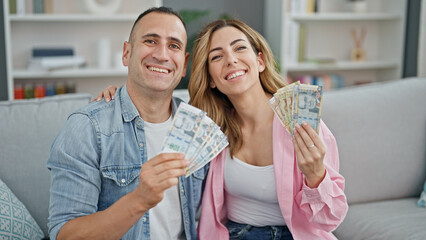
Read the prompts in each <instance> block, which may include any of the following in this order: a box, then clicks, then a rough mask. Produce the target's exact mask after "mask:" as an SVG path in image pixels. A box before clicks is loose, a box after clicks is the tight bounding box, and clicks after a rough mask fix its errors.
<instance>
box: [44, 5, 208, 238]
mask: <svg viewBox="0 0 426 240" xmlns="http://www.w3.org/2000/svg"><path fill="white" fill-rule="evenodd" d="M186 42H187V36H186V29H185V26H184V23H183V21H182V19H181V17H180V16H179V15H178V14H177V13H176V12H173V11H172V10H171V9H169V8H165V7H160V8H152V9H149V10H147V11H145V12H144V13H142V14H141V15H140V16H139V17H138V19H137V20H136V21H135V23H134V25H133V28H132V31H131V33H130V38H129V42H125V43H124V47H123V57H122V59H123V64H124V65H125V66H128V78H127V82H126V84H125V85H124V86H123V87H122V88H120V89H118V90H117V93H116V97H115V100H113V101H110V102H108V103H107V102H95V103H92V104H89V105H87V106H86V107H84V108H82V109H80V110H78V111H76V112H75V113H73V114H72V115H71V116H70V117H69V119H68V121H67V123H66V125H65V126H64V128H63V129H62V130H61V132H60V133H59V134H58V136H57V137H56V139H55V141H54V143H53V145H52V149H51V154H50V157H49V160H48V163H47V167H48V168H49V169H50V170H51V196H50V207H49V224H48V225H49V235H50V237H51V239H74V238H84V239H120V238H122V239H132V240H134V239H150V238H151V239H182V238H187V239H196V238H197V236H196V226H195V212H196V209H197V207H198V206H199V202H200V196H201V187H202V181H203V178H204V177H205V174H206V169H201V170H200V171H198V172H196V173H195V174H193V175H192V176H190V177H188V178H184V177H182V175H183V174H184V173H185V170H184V169H185V168H186V167H187V166H188V165H189V162H188V161H187V160H185V158H184V155H183V154H180V153H162V154H159V153H160V150H161V145H162V142H163V140H164V138H165V137H166V135H167V130H168V129H169V127H170V126H171V124H172V121H171V119H172V115H173V113H174V112H175V111H176V110H177V106H178V104H179V102H180V100H178V99H174V98H172V93H173V90H174V88H175V87H176V86H177V85H178V83H179V81H180V80H181V78H182V77H183V76H184V75H185V72H186V66H187V62H188V56H189V54H188V53H186V51H185V48H186Z"/></svg>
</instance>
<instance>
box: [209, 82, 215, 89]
mask: <svg viewBox="0 0 426 240" xmlns="http://www.w3.org/2000/svg"><path fill="white" fill-rule="evenodd" d="M210 87H211V88H216V84H214V82H213V80H210Z"/></svg>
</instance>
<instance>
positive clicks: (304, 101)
mask: <svg viewBox="0 0 426 240" xmlns="http://www.w3.org/2000/svg"><path fill="white" fill-rule="evenodd" d="M295 92H296V93H297V98H296V101H295V104H294V105H295V106H297V107H295V110H294V116H293V117H294V118H293V122H294V123H298V124H302V123H303V122H306V123H308V124H309V125H311V127H312V128H313V129H314V130H315V131H316V132H318V131H319V123H320V118H321V108H322V87H321V86H316V85H307V84H300V85H298V87H297V91H295Z"/></svg>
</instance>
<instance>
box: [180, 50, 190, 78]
mask: <svg viewBox="0 0 426 240" xmlns="http://www.w3.org/2000/svg"><path fill="white" fill-rule="evenodd" d="M188 62H189V53H188V52H187V53H185V67H184V68H183V72H182V77H185V76H186V69H187V68H188Z"/></svg>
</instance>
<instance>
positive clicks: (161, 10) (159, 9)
mask: <svg viewBox="0 0 426 240" xmlns="http://www.w3.org/2000/svg"><path fill="white" fill-rule="evenodd" d="M152 12H156V13H165V14H170V15H174V16H176V17H177V18H179V19H180V21H181V22H182V24H183V26H184V27H185V31H186V25H185V22H184V21H183V18H182V16H181V15H180V14H179V13H178V12H176V11H175V10H173V9H171V8H169V7H152V8H150V9H148V10H146V11H145V12H143V13H141V14H140V15H139V16H138V18H137V19H136V21H135V22H134V23H133V27H132V30H131V31H130V37H129V42H130V41H131V38H132V34H133V29H134V28H135V26H136V24H137V23H138V22H139V20H141V19H142V18H143V17H144V16H145V15H147V14H149V13H152Z"/></svg>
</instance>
